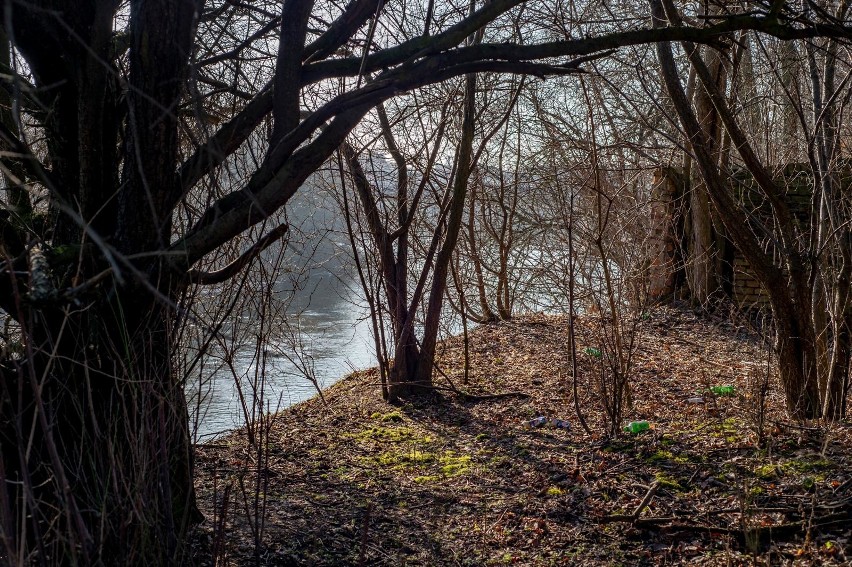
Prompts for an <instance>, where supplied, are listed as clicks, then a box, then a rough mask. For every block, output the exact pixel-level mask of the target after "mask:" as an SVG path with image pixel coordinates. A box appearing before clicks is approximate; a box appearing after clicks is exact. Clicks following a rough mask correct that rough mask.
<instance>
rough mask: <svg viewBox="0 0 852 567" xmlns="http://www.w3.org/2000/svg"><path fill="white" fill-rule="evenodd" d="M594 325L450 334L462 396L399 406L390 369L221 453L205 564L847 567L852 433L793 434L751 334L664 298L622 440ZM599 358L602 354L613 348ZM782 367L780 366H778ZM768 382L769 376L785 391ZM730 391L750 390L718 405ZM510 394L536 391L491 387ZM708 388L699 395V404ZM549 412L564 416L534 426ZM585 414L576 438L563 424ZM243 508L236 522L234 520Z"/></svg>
mask: <svg viewBox="0 0 852 567" xmlns="http://www.w3.org/2000/svg"><path fill="white" fill-rule="evenodd" d="M594 323H595V322H594V321H593V320H592V319H591V318H589V319H587V318H584V317H578V318H575V332H576V334H577V346H578V348H577V350H578V356H577V359H578V366H579V368H578V392H579V398H580V400H579V401H580V406H581V408H582V410H583V412H584V414H585V416H586V419H587V421H588V423H589V425H590V426H591V428H592V432H593V433H592V435H587V434H585V433H584V432H583V430H582V429H581V428H580V427H579V426H578V425H577V419H576V416H575V415H574V409H573V408H574V402H573V399H572V397H571V393H572V390H573V389H572V382H571V380H572V377H571V364H570V353H569V342H568V325H569V321H568V319H567V318H565V317H554V316H545V315H531V316H525V317H518V318H516V319H514V320H512V321H509V322H502V323H498V324H493V325H485V326H481V327H478V328H477V329H475V330H474V331H473V332H471V333H470V345H469V346H470V349H469V350H470V358H471V366H470V369H469V383H464V363H463V360H464V354H463V349H464V344H463V339H462V338H461V337H453V338H450V339H448V340H446V341H444V342H443V343H442V345H441V349H442V350H441V352H440V355H439V362H438V364H439V367H440V372H439V373H438V375H437V377H436V384H437V385H440V386H442V387H444V386H451V387H452V388H453V389H455V390H459V391H463V392H466V393H470V394H474V395H481V396H482V397H481V398H476V397H471V396H465V395H458V394H456V393H453V392H451V391H448V390H445V389H441V390H436V391H435V392H433V393H431V394H429V395H426V396H423V397H422V398H421V399H417V400H412V401H410V402H407V403H404V404H402V405H398V406H394V405H390V404H387V403H385V402H383V401H382V399H381V395H380V385H379V378H378V373H377V371H376V370H375V369H373V370H369V371H365V372H358V373H354V374H352V375H350V376H348V377H346V378H344V379H343V380H341V381H340V382H339V383H337V384H336V385H334V386H332V387H331V388H330V389H328V390H327V391H326V392H325V403H323V402H322V401H321V400H320V399H317V398H315V399H312V400H309V401H307V402H304V403H302V404H299V405H297V406H294V407H292V408H290V409H287V410H285V411H283V412H280V413H279V414H277V415H276V416H274V418H273V419H271V420H270V424H269V427H268V435H267V436H266V439H265V441H264V443H263V448H264V451H263V452H258V451H257V447H255V448H252V447H251V446H250V445H249V443H248V441H247V436H246V434H245V431H242V430H240V431H236V432H234V433H233V434H231V435H230V436H228V437H226V438H224V439H220V440H218V441H216V442H215V443H211V444H207V445H200V446H198V447H197V454H196V479H197V480H196V486H197V489H198V498H199V506H200V507H201V508H202V511H203V512H204V514H205V516H206V517H207V521H206V522H205V523H204V524H202V525H201V526H200V528H199V529H198V530H197V532H196V534H195V540H196V544H195V545H196V556H197V558H198V559H199V561H200V562H207V561H208V560H209V562H214V560H215V562H216V563H217V564H222V565H225V564H228V565H248V564H264V565H288V564H293V565H296V564H300V565H304V564H311V565H445V564H446V565H614V564H624V565H641V564H644V565H658V564H690V565H732V564H733V565H737V564H757V565H770V564H772V565H774V564H795V565H815V564H819V565H834V564H838V565H839V564H845V563H847V562H848V561H850V560H852V547H850V541H849V532H850V528H849V526H850V525H852V472H850V471H852V469H850V457H849V456H850V448H852V427H850V423H849V422H841V423H837V424H823V423H807V424H803V423H794V422H791V421H789V420H788V418H787V417H786V414H785V412H784V409H783V395H782V393H781V392H780V391H779V388H778V385H777V383H776V380H775V378H774V376H771V370H769V371H768V370H767V369H769V368H771V360H770V359H769V358H768V357H769V355H768V351H767V349H766V347H765V346H763V345H762V344H761V342H760V341H759V340H758V338H757V336H756V335H754V334H753V333H751V332H749V331H748V330H747V329H748V327H747V326H746V325H738V324H735V323H732V322H730V321H729V320H727V319H724V318H709V317H706V316H699V315H696V314H694V313H693V312H692V311H690V310H688V309H686V308H683V307H681V308H676V307H660V308H657V309H655V310H654V311H652V312H650V313H649V315H648V316H646V317H643V320H642V322H641V323H640V327H639V330H640V337H639V341H638V343H637V351H636V354H635V356H636V364H635V366H634V369H633V372H632V374H631V376H630V382H631V389H632V400H633V404H632V408H630V409H628V410H627V412H626V415H625V416H624V418H625V421H626V422H627V421H640V420H644V421H648V422H649V423H650V424H651V425H652V428H651V429H649V430H648V431H644V432H641V433H638V434H635V435H633V434H624V435H622V436H620V437H619V438H616V439H608V438H606V437H604V436H603V435H600V434H598V433H597V432H598V431H600V432H603V431H605V430H606V427H605V417H604V412H603V409H602V406H601V405H600V404H598V403H597V402H596V400H595V395H594V391H593V386H592V377H593V376H594V375H595V374H594V373H595V372H597V371H599V370H598V369H599V367H598V366H596V365H598V364H600V363H601V360H600V359H599V358H598V357H596V356H590V355H588V354H587V353H585V352H584V349H586V348H589V349H595V350H597V349H598V346H597V344H596V341H595V333H594V329H595V324H594ZM592 352H594V351H592ZM767 372H770V374H769V375H767ZM767 377H768V378H769V379H768V381H767ZM714 386H733V391H734V394H733V395H716V394H713V393H712V392H711V391H709V389H710V388H712V387H714ZM501 392H518V393H523V394H525V395H526V396H505V397H500V396H497V397H491V396H490V395H491V394H495V393H501ZM698 398H700V399H701V401H700V402H698V401H696V400H697V399H698ZM538 417H547V419H548V422H549V423H548V424H545V425H544V426H542V427H531V426H530V422H531V421H532V420H535V419H536V418H538ZM556 419H559V420H565V421H567V422H568V423H569V424H570V428H565V427H554V426H553V425H552V423H555V420H556ZM223 512H224V513H223Z"/></svg>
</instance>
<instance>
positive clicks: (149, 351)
mask: <svg viewBox="0 0 852 567" xmlns="http://www.w3.org/2000/svg"><path fill="white" fill-rule="evenodd" d="M114 292H115V293H114V294H113V296H112V300H111V301H108V302H106V301H104V302H101V301H91V302H88V303H87V304H86V308H85V309H81V310H77V311H66V312H56V311H51V310H50V309H48V308H46V307H45V308H43V309H41V310H40V312H39V316H38V317H36V316H33V317H31V318H30V322H31V324H30V326H28V327H26V328H25V331H26V332H27V334H28V335H29V336H28V337H27V344H28V345H43V348H40V349H39V350H37V351H35V350H34V351H33V352H32V353H31V356H30V357H29V362H28V363H26V364H23V363H21V364H19V365H18V366H17V368H14V369H12V368H6V369H4V376H3V387H4V389H3V391H2V392H0V398H2V399H1V400H0V405H2V408H3V412H2V414H3V416H4V421H3V422H2V427H0V429H2V433H0V438H2V439H0V442H2V444H3V445H4V446H3V454H4V459H5V463H4V464H5V467H4V468H5V474H6V476H7V477H8V479H9V480H10V481H16V480H21V481H23V480H25V479H27V478H29V479H30V480H29V482H25V483H23V484H21V485H16V484H10V483H5V486H4V487H3V489H4V490H7V491H8V492H9V493H8V494H7V495H6V500H7V501H9V502H18V503H20V502H23V501H25V498H26V497H27V496H31V497H32V501H31V502H30V503H29V504H28V506H27V507H26V508H24V507H20V506H19V508H18V510H17V516H18V517H17V518H16V520H15V522H16V525H17V526H20V525H21V522H22V521H27V522H29V523H30V524H31V525H30V529H29V530H28V532H29V534H30V535H31V537H35V538H38V536H39V534H44V533H48V532H49V533H55V534H60V536H61V537H55V538H52V539H53V542H52V544H51V545H52V548H48V549H44V550H43V551H42V552H41V553H43V554H44V555H43V556H45V557H48V556H49V557H53V558H56V557H63V558H65V559H64V560H62V562H64V561H66V560H68V561H71V562H72V563H74V562H76V563H80V564H90V562H91V563H96V562H103V563H105V564H118V563H121V562H124V561H129V560H132V561H134V562H136V561H138V562H142V561H152V562H155V563H157V564H175V563H179V562H180V561H181V560H182V559H183V557H182V553H184V552H185V551H186V550H184V549H182V548H181V542H183V541H184V536H185V534H186V531H187V529H188V527H189V526H190V524H191V523H194V522H197V521H198V520H200V514H199V512H198V510H197V508H196V506H195V501H194V492H193V484H192V448H191V445H190V437H189V429H188V419H187V407H186V400H185V399H184V394H183V383H182V381H181V380H178V379H176V377H175V375H174V373H173V370H172V366H171V360H170V358H171V353H170V348H171V346H172V341H171V337H170V333H171V328H170V326H171V321H172V320H173V318H172V315H173V313H172V312H171V308H169V307H167V306H164V305H163V304H160V303H154V302H151V301H139V298H140V297H150V294H149V293H143V292H142V290H140V289H133V288H132V287H131V288H124V289H122V288H116V289H115V290H114ZM39 318H41V321H39V320H38V319H39ZM30 348H33V347H32V346H30ZM29 435H32V443H31V451H30V453H29V454H23V453H18V455H17V458H16V457H14V456H13V455H15V451H14V450H13V447H15V446H16V441H19V440H21V439H26V438H27V437H28V436H29ZM17 446H18V447H21V445H17ZM23 446H24V447H26V446H27V445H26V444H25V445H23ZM10 455H12V457H11V458H9V456H10ZM25 486H26V487H32V490H33V493H32V494H31V495H28V494H26V488H24V487H25ZM2 500H3V499H0V501H2ZM21 514H25V517H21ZM25 518H26V520H25ZM7 535H11V536H12V537H13V541H14V537H15V536H16V535H17V534H16V533H12V534H7ZM62 536H64V537H62ZM155 542H159V543H155ZM30 543H31V544H34V545H37V546H38V545H44V542H39V541H31V542H30ZM18 545H20V542H18Z"/></svg>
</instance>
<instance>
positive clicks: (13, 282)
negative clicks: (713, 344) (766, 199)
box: [0, 0, 849, 565]
mask: <svg viewBox="0 0 852 567" xmlns="http://www.w3.org/2000/svg"><path fill="white" fill-rule="evenodd" d="M391 4H394V3H386V2H383V1H382V0H353V1H351V2H349V3H348V4H347V5H346V6H344V7H341V6H340V3H339V2H337V1H332V0H284V1H283V2H272V1H270V2H256V3H250V4H249V3H244V2H231V1H215V0H211V1H209V2H202V1H201V0H178V1H173V0H145V1H141V0H129V1H122V0H107V1H98V2H96V1H94V0H87V1H82V2H71V1H68V0H39V1H37V2H13V1H12V0H7V1H5V2H3V3H2V8H3V12H2V15H3V19H2V28H3V31H4V33H5V37H6V39H7V40H8V44H5V45H3V46H0V48H2V49H4V50H5V48H6V47H7V46H8V48H9V49H8V50H9V52H10V55H9V57H6V56H4V57H3V58H2V59H0V64H2V65H5V62H6V61H8V62H9V65H8V68H4V69H3V72H2V90H4V91H5V95H4V97H5V98H3V99H2V100H0V104H3V101H6V102H5V103H6V104H7V105H8V103H9V102H10V101H11V107H10V108H9V107H7V106H6V107H4V108H3V111H2V112H3V119H2V120H0V139H2V152H3V167H4V172H3V173H4V174H5V183H6V184H7V185H6V190H5V198H4V201H3V214H2V218H0V234H2V259H0V261H2V264H0V308H2V310H3V311H4V312H5V313H6V314H8V315H9V316H10V317H12V318H13V319H14V320H15V322H16V324H17V325H18V326H19V329H20V330H19V332H18V335H17V336H18V337H19V338H20V339H21V340H20V341H19V342H20V344H21V345H22V350H23V353H24V354H23V355H17V354H14V355H13V356H11V357H5V358H4V359H3V360H2V362H0V407H1V408H2V411H0V445H2V454H3V461H2V468H0V495H2V497H0V514H2V519H3V521H0V530H2V539H3V543H4V547H5V549H6V553H9V554H10V556H12V557H13V558H15V560H16V561H18V562H21V563H25V562H34V563H49V562H54V561H56V562H66V563H71V564H86V565H88V564H96V563H98V562H102V563H116V562H120V561H126V560H127V558H128V556H129V557H132V559H131V560H132V561H135V562H137V563H141V562H158V563H161V564H173V563H175V562H179V561H180V560H181V559H182V558H183V555H182V553H184V551H185V549H184V547H183V546H182V543H183V540H184V536H185V534H186V533H187V529H188V526H189V525H190V524H192V523H193V522H195V521H197V520H198V519H199V514H198V512H197V510H196V506H195V503H194V491H193V486H192V468H193V466H192V447H191V444H190V438H189V431H188V416H187V405H186V400H185V396H184V377H183V376H181V375H179V373H177V372H176V371H175V364H174V355H175V348H176V347H177V345H178V341H177V337H178V336H179V334H180V333H179V325H180V324H181V323H183V322H185V321H186V320H187V319H186V318H185V317H184V315H185V312H184V309H185V305H183V304H182V298H183V297H184V295H185V293H186V292H187V291H188V290H189V288H190V287H192V286H194V285H204V284H205V283H211V282H222V281H225V280H227V279H230V278H232V277H234V276H236V275H238V274H239V273H240V272H241V271H242V270H244V269H245V268H246V267H247V266H248V265H249V264H250V263H251V260H252V259H253V258H255V257H256V256H257V255H258V254H260V253H261V252H262V250H263V249H264V248H266V247H268V246H270V245H271V244H273V243H274V242H275V241H276V240H278V239H280V238H281V237H283V235H284V234H285V233H286V230H285V227H283V226H281V225H280V224H277V223H275V222H273V221H274V220H275V219H276V214H277V212H278V211H280V209H281V208H282V207H284V206H285V205H286V204H287V203H288V201H289V200H290V199H291V198H292V196H293V195H294V194H295V193H296V191H298V190H299V188H300V187H301V186H302V185H303V184H304V183H305V181H306V180H307V179H308V178H309V177H310V176H311V175H312V174H313V173H314V172H316V171H317V170H318V169H319V168H320V167H321V166H322V165H323V164H324V163H325V162H326V160H328V159H329V157H330V156H332V155H333V154H334V152H335V150H336V149H337V148H339V147H341V144H343V142H344V141H345V140H346V137H347V136H348V135H349V134H350V132H351V131H352V130H353V129H354V128H355V127H356V125H357V124H358V123H359V122H360V121H361V120H362V119H363V118H364V116H365V115H367V114H368V113H369V112H370V111H371V110H372V109H374V108H376V107H377V106H378V105H379V104H381V103H383V102H385V101H387V100H389V99H391V98H393V97H395V96H397V95H399V94H400V93H403V92H407V91H410V90H413V89H416V88H419V87H422V86H424V85H428V84H433V83H437V82H441V81H445V80H448V79H452V78H454V77H461V76H465V77H466V78H465V81H466V89H467V91H468V92H472V91H473V90H474V86H475V81H476V80H475V78H474V76H473V73H479V72H486V71H487V72H496V73H513V74H531V75H537V76H551V75H566V74H574V73H577V72H578V70H579V68H580V66H581V65H582V64H583V63H585V62H587V61H589V60H590V59H595V58H599V57H603V56H605V55H607V54H608V53H609V52H610V50H612V49H617V48H619V47H621V46H625V45H637V44H644V43H648V42H654V41H661V40H681V39H689V40H691V41H697V42H708V41H713V40H714V39H715V38H718V37H719V36H720V34H722V33H727V32H731V31H734V30H739V29H755V30H762V31H765V32H767V33H771V34H775V35H778V36H782V37H788V38H792V37H817V36H846V35H848V33H849V30H848V29H847V28H846V27H843V26H841V25H837V24H835V23H831V22H829V23H826V20H825V18H824V17H823V15H822V14H821V13H818V14H814V15H813V18H814V20H813V21H814V22H815V23H814V24H813V25H803V24H802V23H801V22H800V20H798V19H795V20H789V21H787V20H785V21H784V22H782V23H779V20H778V18H777V14H775V13H767V12H766V10H765V9H764V6H763V4H762V3H755V6H754V10H753V11H749V12H747V15H742V16H735V17H724V18H721V19H720V20H718V21H715V22H711V23H708V24H704V23H700V24H698V25H695V26H685V27H680V26H678V27H668V28H661V29H650V28H646V27H643V26H642V24H638V25H637V27H635V28H625V27H624V26H623V25H620V24H618V25H613V26H610V27H607V26H602V27H601V26H599V27H597V28H595V29H592V33H591V34H588V35H586V34H584V35H583V36H582V37H583V38H584V39H572V38H569V37H565V38H563V39H559V40H556V41H549V40H547V39H544V38H546V37H549V34H548V33H545V32H546V31H547V30H548V29H550V28H551V27H552V26H551V25H550V24H551V23H552V22H550V21H547V20H546V21H539V20H538V19H537V18H530V20H529V22H530V25H531V26H532V27H531V28H530V30H529V31H530V34H531V35H529V37H534V38H539V37H540V38H542V40H541V41H540V42H536V43H529V44H518V43H513V42H510V41H503V40H501V39H500V38H499V37H498V38H497V39H496V40H495V41H494V42H493V43H491V42H482V43H475V42H474V43H469V42H468V41H467V38H469V37H470V36H472V35H473V34H476V33H477V32H478V31H479V30H482V29H485V28H491V27H494V28H499V27H500V26H502V25H503V24H505V23H506V22H511V21H512V16H513V14H517V13H518V11H520V10H521V9H529V8H535V10H536V12H535V13H536V14H541V15H546V14H551V13H554V10H553V9H552V8H553V6H552V4H553V3H551V2H548V1H547V0H538V1H533V0H529V1H526V2H525V1H524V0H495V1H492V2H488V3H485V4H483V5H482V6H481V7H479V8H476V9H475V10H471V9H470V8H471V4H470V3H469V2H461V1H459V2H458V3H456V2H442V3H440V5H438V4H439V3H429V4H428V6H427V7H426V9H425V10H424V7H423V6H422V5H420V4H419V3H418V6H417V7H411V6H409V8H408V9H410V10H412V12H411V13H410V14H405V15H406V17H404V18H398V19H397V18H395V17H393V16H395V15H398V13H396V14H394V13H393V12H392V9H397V8H399V9H402V8H404V6H403V7H400V6H396V5H393V6H391ZM749 6H751V4H749ZM474 7H475V5H474ZM408 16H410V17H408ZM405 26H407V28H406V29H400V28H401V27H405ZM412 26H414V27H415V28H416V29H417V30H418V31H417V34H416V35H413V34H409V33H408V32H410V31H411V29H412ZM573 37H575V38H576V37H580V36H573ZM536 41H538V40H536ZM367 77H371V79H370V80H367V79H366V78H367ZM468 101H469V102H468V105H472V102H470V101H472V97H468ZM472 112H473V109H472V108H470V107H469V108H467V109H466V111H465V115H466V116H468V115H470V114H472ZM472 122H473V121H472V120H470V119H469V120H465V128H468V129H469V127H470V125H471V124H472ZM264 130H265V132H264ZM253 135H254V136H255V137H256V138H257V139H260V140H262V142H261V143H260V145H255V146H252V143H251V141H250V138H251V137H252V136H253ZM466 135H468V136H469V134H466ZM458 154H459V159H458V163H459V172H458V174H457V175H456V177H455V181H454V183H453V186H452V188H451V192H450V196H451V199H452V206H451V207H450V209H449V211H448V214H447V222H446V232H445V233H444V238H443V241H442V244H441V246H440V248H439V249H438V251H437V253H436V257H435V268H434V272H433V280H434V282H435V284H434V285H433V286H432V288H431V290H430V293H429V296H428V300H427V305H428V308H427V313H428V315H427V318H426V321H425V328H426V334H425V335H424V340H423V343H422V345H421V353H422V356H423V360H425V361H431V359H432V355H433V353H434V349H435V341H434V335H435V334H434V332H433V331H432V329H434V328H435V326H436V325H437V323H438V317H439V314H440V305H441V301H442V299H443V295H444V291H445V289H444V286H445V281H446V277H447V271H448V269H449V268H448V266H449V258H450V255H451V252H452V250H453V247H454V245H455V241H456V239H457V238H458V231H459V229H460V225H461V221H462V213H463V202H464V196H465V193H466V182H467V177H468V175H467V169H468V168H469V167H470V166H471V164H472V160H471V159H470V158H471V155H470V154H471V151H470V145H469V143H463V144H461V147H460V149H459V152H458ZM235 155H241V156H244V157H247V160H246V161H245V163H252V166H253V167H252V168H251V170H250V171H248V172H246V173H247V174H248V175H246V176H239V175H233V170H232V169H231V168H232V167H234V166H235V162H234V159H233V157H234V156H235ZM711 189H712V187H711ZM711 192H712V191H711ZM27 199H29V204H28V203H27ZM30 211H32V214H30ZM264 223H269V224H266V225H264ZM264 226H265V229H264V230H263V232H262V234H258V235H257V238H256V240H250V241H248V242H247V241H245V240H243V237H244V236H247V235H249V236H251V233H249V232H248V231H250V230H251V229H253V227H258V228H260V227H264ZM237 248H239V255H238V256H237V257H236V259H234V260H233V261H232V262H230V263H228V264H227V265H221V263H218V262H221V260H222V259H223V258H224V257H227V255H225V254H221V252H222V251H223V249H227V250H229V251H234V250H236V249H237ZM785 336H790V335H785ZM793 336H798V335H795V334H793ZM431 371H432V365H431V362H428V363H426V364H422V365H419V366H418V368H417V373H416V378H415V380H417V381H419V382H423V383H428V381H429V379H430V377H431ZM809 404H810V402H809ZM807 407H811V406H810V405H808V406H807Z"/></svg>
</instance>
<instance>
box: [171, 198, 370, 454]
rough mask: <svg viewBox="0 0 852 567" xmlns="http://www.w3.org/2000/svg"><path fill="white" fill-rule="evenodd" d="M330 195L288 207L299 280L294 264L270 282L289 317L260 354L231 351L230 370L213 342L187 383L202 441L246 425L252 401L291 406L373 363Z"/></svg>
mask: <svg viewBox="0 0 852 567" xmlns="http://www.w3.org/2000/svg"><path fill="white" fill-rule="evenodd" d="M306 193H307V192H306ZM323 201H325V203H323ZM327 202H328V199H323V195H322V194H321V193H320V194H318V195H317V194H313V195H307V194H306V195H305V196H303V197H300V198H299V199H298V200H295V199H294V202H293V204H292V205H291V206H290V207H289V209H288V214H289V216H290V218H289V222H290V224H291V226H292V227H293V231H292V234H293V242H291V243H289V244H288V245H287V248H286V249H285V254H284V255H285V261H284V266H285V267H286V268H288V269H294V270H295V271H297V272H298V273H299V277H298V281H299V283H298V285H294V284H293V283H292V280H293V277H292V270H291V271H289V272H288V274H283V275H282V276H281V277H280V279H279V280H278V281H277V282H276V284H275V286H274V287H273V293H274V294H275V295H276V298H277V299H279V300H280V301H281V302H282V303H283V304H285V305H286V311H285V312H286V321H284V320H283V318H282V320H281V322H280V323H279V324H276V325H274V326H273V328H272V330H271V332H270V336H269V338H268V340H266V341H265V342H264V344H263V346H262V353H263V354H262V355H260V356H258V355H257V352H259V351H260V349H258V348H257V347H256V346H255V345H253V344H246V345H244V346H242V347H241V348H240V349H238V350H237V351H236V353H235V354H234V356H233V369H232V368H230V367H229V366H228V365H227V364H224V363H223V362H222V356H221V349H217V348H215V347H214V348H213V349H212V350H214V351H215V352H214V354H213V355H212V356H210V357H207V359H206V360H205V361H204V365H203V366H202V367H201V368H200V369H199V371H198V372H199V373H200V376H198V377H197V378H196V379H195V380H194V381H193V382H191V383H190V385H189V386H188V388H187V395H188V398H189V400H188V401H189V404H190V407H191V412H192V415H191V422H192V427H193V429H194V431H195V435H196V438H197V439H198V440H199V441H205V440H210V439H212V438H215V437H216V435H218V434H221V433H223V432H226V431H229V430H232V429H234V428H237V427H240V426H242V425H244V424H245V422H246V415H247V414H248V415H249V416H250V417H249V419H252V415H253V412H252V410H251V408H252V404H253V403H254V404H256V405H255V407H256V408H258V409H256V410H255V412H254V415H257V412H259V411H260V410H259V408H260V407H262V408H263V411H264V413H266V412H274V411H276V410H280V409H283V408H287V407H289V406H291V405H293V404H296V403H298V402H301V401H303V400H306V399H308V398H311V397H313V396H315V395H317V389H318V388H326V387H328V386H330V385H332V384H333V383H335V382H336V381H338V380H339V379H340V378H342V377H343V376H345V375H346V374H349V373H350V372H352V371H353V370H356V369H364V368H368V367H370V366H373V365H375V355H374V351H375V347H374V343H373V338H372V333H371V324H370V321H369V319H367V318H366V316H365V315H366V313H365V310H364V308H363V300H362V299H361V297H362V294H361V291H360V286H359V283H358V280H357V275H356V274H354V273H353V266H352V261H351V250H350V248H349V243H348V241H347V240H346V239H345V238H344V237H343V235H342V228H343V227H342V226H340V225H342V220H341V219H340V218H339V214H338V213H337V211H336V210H335V209H333V208H326V207H325V206H324V205H325V204H327ZM242 317H243V321H241V322H240V323H242V324H243V325H252V324H254V321H253V320H252V317H253V316H252V315H250V314H246V315H243V316H242ZM223 334H224V335H228V331H227V330H225V331H223ZM235 376H236V379H235ZM314 381H315V382H316V383H314ZM237 383H239V387H238V384H237ZM241 393H242V396H241ZM244 402H245V403H244ZM244 408H245V409H244Z"/></svg>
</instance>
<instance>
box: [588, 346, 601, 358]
mask: <svg viewBox="0 0 852 567" xmlns="http://www.w3.org/2000/svg"><path fill="white" fill-rule="evenodd" d="M586 354H588V355H590V356H594V357H595V358H600V357H601V349H599V348H595V347H586Z"/></svg>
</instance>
